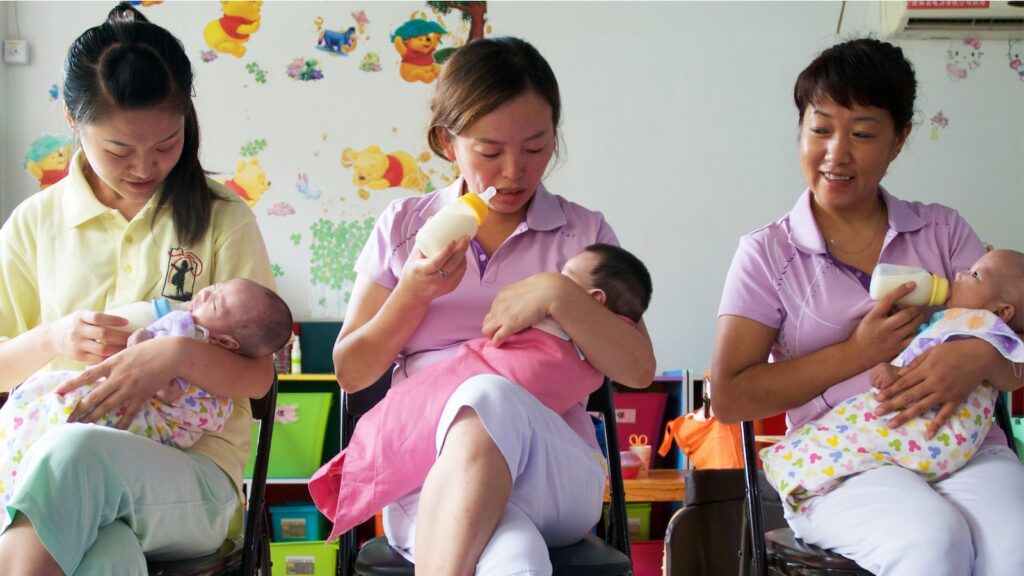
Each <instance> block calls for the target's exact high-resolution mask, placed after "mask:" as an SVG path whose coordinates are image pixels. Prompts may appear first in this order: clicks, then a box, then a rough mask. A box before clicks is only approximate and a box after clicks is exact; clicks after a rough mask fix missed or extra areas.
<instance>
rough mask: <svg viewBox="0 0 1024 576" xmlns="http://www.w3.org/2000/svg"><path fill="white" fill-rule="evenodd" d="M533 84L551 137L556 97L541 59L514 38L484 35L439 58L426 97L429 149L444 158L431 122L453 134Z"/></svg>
mask: <svg viewBox="0 0 1024 576" xmlns="http://www.w3.org/2000/svg"><path fill="white" fill-rule="evenodd" d="M529 90H533V91H534V92H536V93H537V94H539V95H540V96H541V97H542V98H544V99H545V100H546V101H547V103H548V104H549V105H550V106H551V125H552V126H553V127H554V130H555V136H556V138H555V141H556V143H557V140H558V139H557V135H558V123H559V121H560V120H561V116H562V100H561V96H560V95H559V92H558V80H556V79H555V73H554V72H553V71H552V70H551V66H549V65H548V62H547V60H545V59H544V57H543V56H541V55H540V52H538V51H537V49H536V48H534V47H533V46H532V45H531V44H530V43H528V42H526V41H525V40H520V39H519V38H511V37H502V38H484V39H480V40H474V41H473V42H470V43H469V44H466V45H465V46H463V47H462V48H459V49H458V50H456V52H455V54H454V55H453V56H452V57H451V59H450V60H448V63H447V64H445V67H444V71H443V72H442V73H441V77H440V78H438V80H437V87H436V89H435V90H434V98H433V100H432V101H431V102H430V111H431V117H430V130H429V131H428V132H427V141H428V142H429V143H430V149H431V150H433V151H434V153H435V154H437V155H438V156H440V157H441V158H446V159H447V158H448V157H447V155H446V154H445V152H444V147H443V146H441V140H440V137H439V136H438V135H437V131H436V130H435V128H438V127H440V128H443V129H445V130H447V131H448V132H449V133H450V134H455V135H458V134H460V133H462V131H463V130H465V129H466V128H468V127H469V126H471V125H473V123H474V122H476V121H477V120H479V119H480V118H482V117H484V116H486V115H487V114H489V113H491V112H493V111H494V110H496V109H497V108H499V107H501V106H502V105H503V104H505V103H507V102H509V101H511V100H513V99H514V98H516V97H517V96H519V95H521V94H523V93H525V92H527V91H529ZM556 149H557V148H556Z"/></svg>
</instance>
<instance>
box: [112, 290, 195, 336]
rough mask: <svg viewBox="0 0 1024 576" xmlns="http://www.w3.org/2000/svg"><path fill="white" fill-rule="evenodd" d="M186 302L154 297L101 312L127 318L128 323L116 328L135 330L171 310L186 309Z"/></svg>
mask: <svg viewBox="0 0 1024 576" xmlns="http://www.w3.org/2000/svg"><path fill="white" fill-rule="evenodd" d="M188 304H189V303H188V302H178V301H177V300H168V299H167V298H154V299H152V300H143V301H142V302H132V303H131V304H125V305H124V306H118V307H116V308H111V309H110V310H106V311H104V312H103V313H104V314H108V315H110V316H120V317H121V318H127V319H128V325H127V326H123V327H119V328H117V329H118V330H122V331H125V332H135V331H136V330H138V329H139V328H145V327H146V326H149V325H150V324H152V323H153V322H155V321H156V320H157V319H159V318H163V317H164V316H166V315H168V314H170V313H171V311H174V310H188Z"/></svg>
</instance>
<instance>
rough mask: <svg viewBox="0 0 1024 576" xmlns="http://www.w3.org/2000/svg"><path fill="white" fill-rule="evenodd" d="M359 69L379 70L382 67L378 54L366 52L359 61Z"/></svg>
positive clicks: (366, 70)
mask: <svg viewBox="0 0 1024 576" xmlns="http://www.w3.org/2000/svg"><path fill="white" fill-rule="evenodd" d="M359 69H360V70H362V71H363V72H380V71H381V70H383V68H382V67H381V65H380V54H377V53H376V52H367V53H366V55H365V56H363V61H362V62H360V63H359Z"/></svg>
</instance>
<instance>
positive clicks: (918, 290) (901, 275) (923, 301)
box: [868, 264, 949, 306]
mask: <svg viewBox="0 0 1024 576" xmlns="http://www.w3.org/2000/svg"><path fill="white" fill-rule="evenodd" d="M905 282H914V283H915V284H917V286H916V287H915V288H914V291H913V292H911V293H910V294H907V295H906V296H904V297H903V298H900V299H899V300H897V301H896V303H897V304H900V305H902V306H941V305H943V304H945V303H946V299H947V298H949V280H947V279H946V278H945V277H942V276H936V275H935V274H931V273H929V272H928V271H927V270H924V269H923V268H918V267H916V266H900V265H898V264H879V265H877V266H875V270H874V272H872V273H871V288H870V289H869V291H868V292H869V294H870V295H871V298H872V299H873V300H881V299H882V298H883V297H885V295H886V294H888V293H889V292H892V291H893V290H895V289H896V288H897V287H899V286H900V285H901V284H903V283H905Z"/></svg>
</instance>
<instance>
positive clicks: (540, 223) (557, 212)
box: [437, 176, 567, 231]
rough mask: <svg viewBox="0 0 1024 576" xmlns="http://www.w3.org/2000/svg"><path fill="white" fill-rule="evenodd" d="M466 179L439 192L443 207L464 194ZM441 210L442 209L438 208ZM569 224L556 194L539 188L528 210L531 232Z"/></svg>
mask: <svg viewBox="0 0 1024 576" xmlns="http://www.w3.org/2000/svg"><path fill="white" fill-rule="evenodd" d="M464 181H465V179H464V178H463V177H462V176H459V177H458V179H456V180H455V182H453V183H452V185H451V186H448V187H446V188H444V189H442V190H440V191H438V194H437V196H438V198H439V199H440V200H442V201H443V204H442V206H447V205H448V204H450V203H452V202H455V200H456V199H457V198H458V197H459V196H460V195H461V193H462V183H463V182H464ZM438 209H440V207H438ZM566 222H567V220H566V218H565V212H564V211H563V210H562V205H561V203H560V202H559V201H558V198H556V197H555V195H554V194H552V193H551V192H548V189H547V188H545V187H544V184H539V185H538V186H537V191H536V192H535V193H534V194H533V199H532V200H531V201H530V206H529V208H527V209H526V227H527V228H529V229H530V230H544V231H548V230H555V229H556V228H559V227H561V226H563V225H565V223H566Z"/></svg>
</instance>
